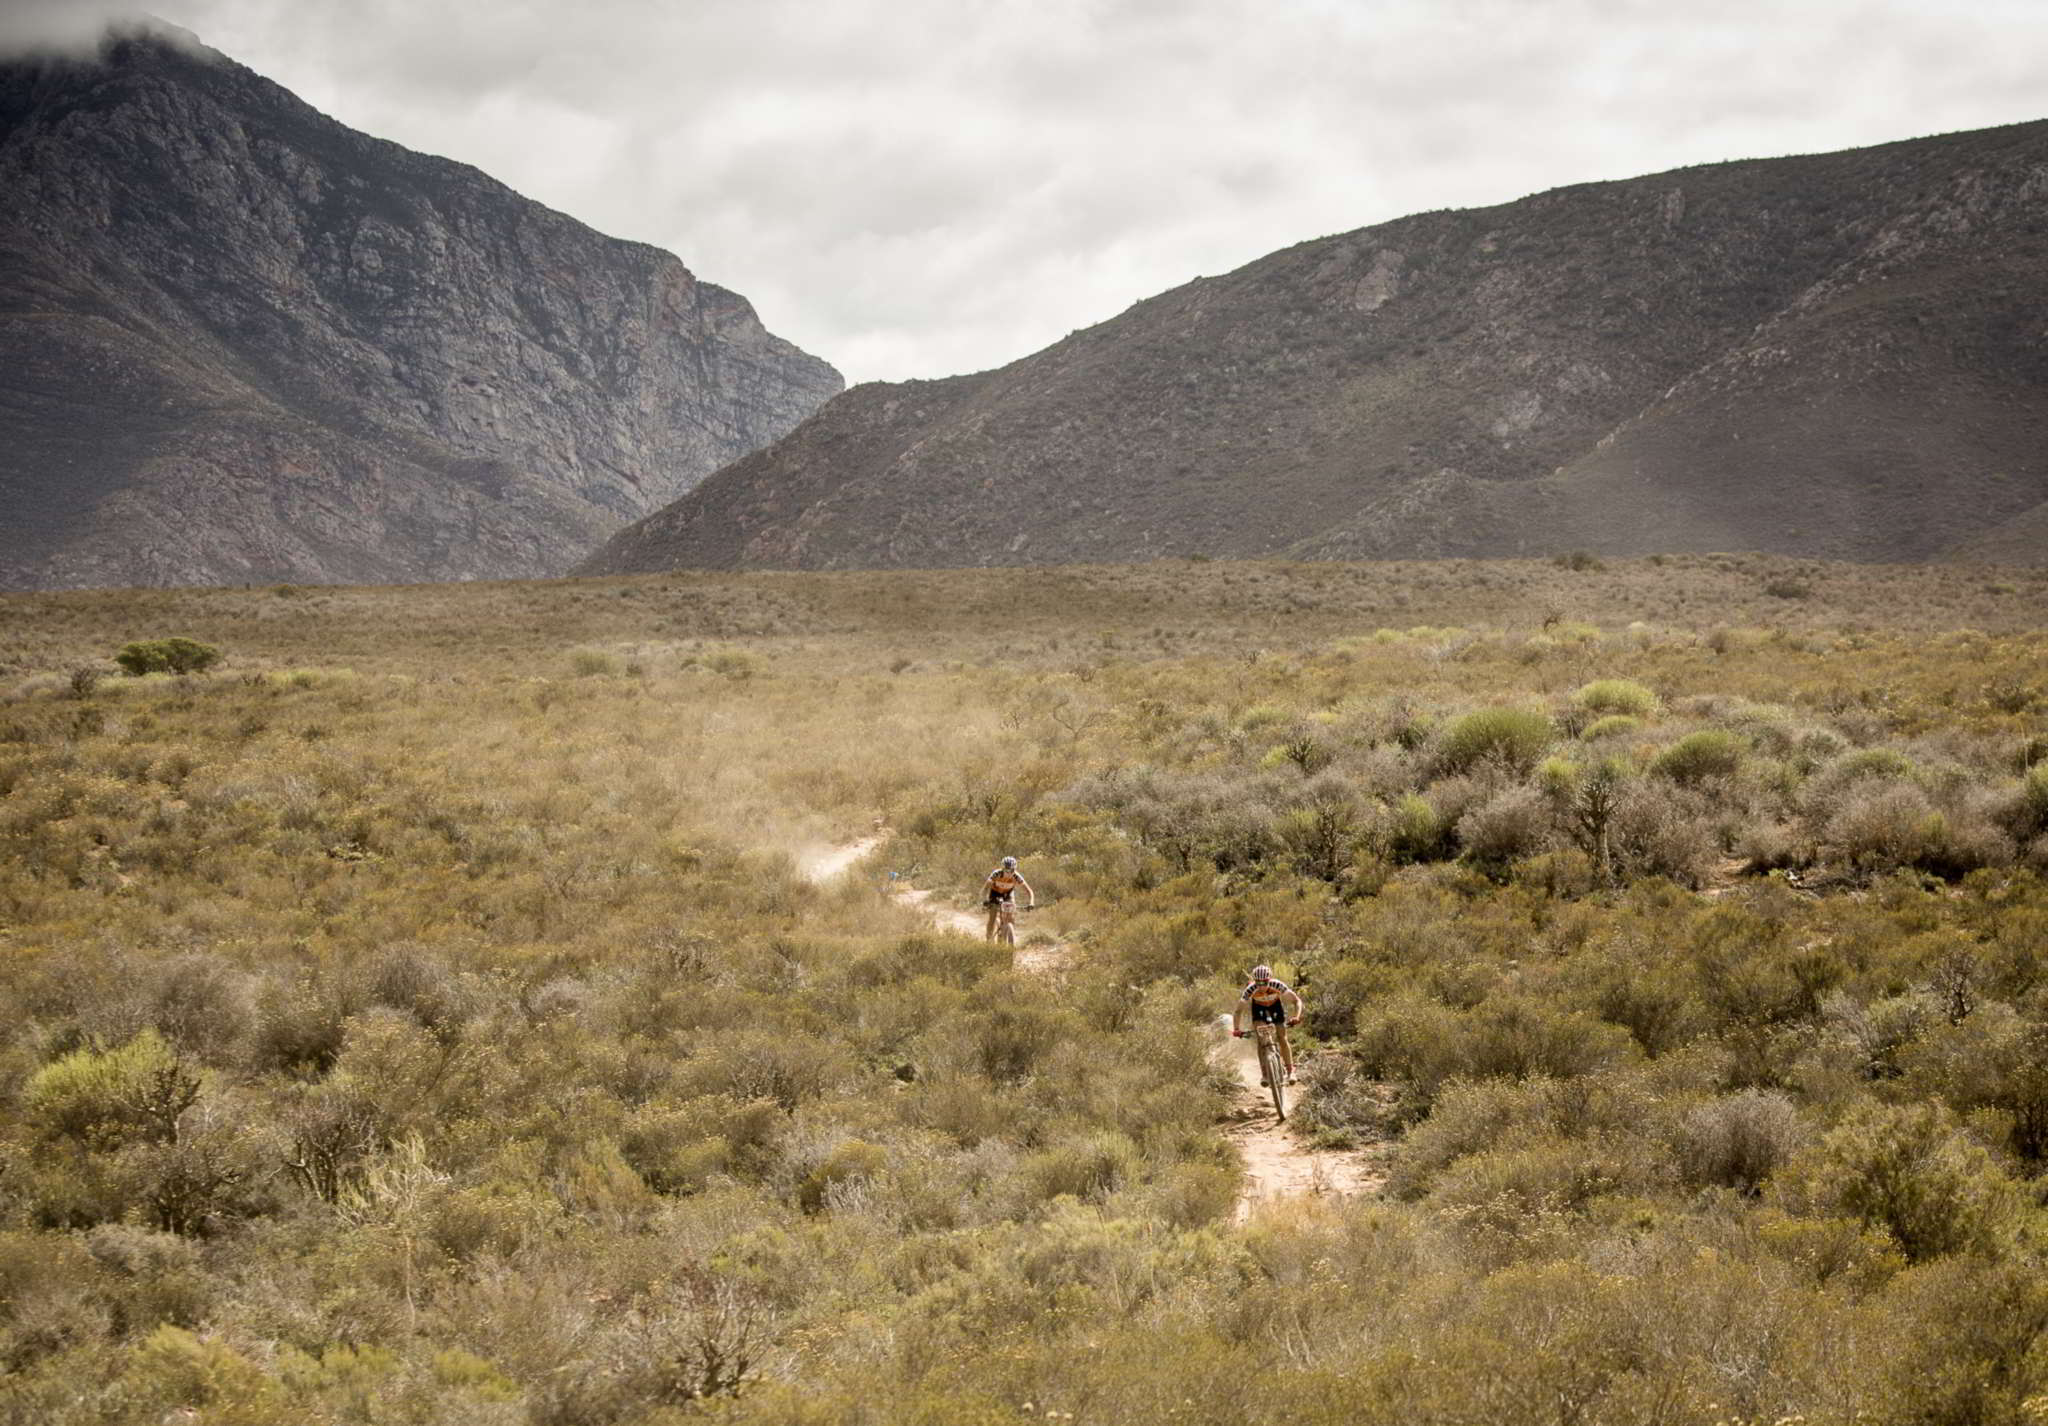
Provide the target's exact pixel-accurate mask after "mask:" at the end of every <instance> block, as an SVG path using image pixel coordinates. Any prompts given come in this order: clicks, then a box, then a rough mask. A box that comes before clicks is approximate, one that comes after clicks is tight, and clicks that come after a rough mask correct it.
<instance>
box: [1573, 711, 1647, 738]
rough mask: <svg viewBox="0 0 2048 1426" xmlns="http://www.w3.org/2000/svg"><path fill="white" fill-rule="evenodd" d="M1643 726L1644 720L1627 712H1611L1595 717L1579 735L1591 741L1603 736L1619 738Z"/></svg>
mask: <svg viewBox="0 0 2048 1426" xmlns="http://www.w3.org/2000/svg"><path fill="white" fill-rule="evenodd" d="M1642 726H1643V720H1642V719H1640V718H1633V717H1630V716H1629V715H1628V714H1626V713H1611V714H1609V715H1608V716H1607V717H1605V718H1595V719H1594V720H1593V721H1592V722H1591V723H1588V724H1587V725H1586V727H1585V730H1584V731H1583V732H1581V733H1580V734H1579V736H1580V737H1581V738H1582V739H1584V740H1585V741H1586V742H1589V743H1591V742H1595V741H1597V740H1599V739H1601V738H1618V737H1621V736H1622V735H1623V734H1626V733H1633V732H1635V731H1636V729H1638V728H1640V727H1642Z"/></svg>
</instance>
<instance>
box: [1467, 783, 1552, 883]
mask: <svg viewBox="0 0 2048 1426" xmlns="http://www.w3.org/2000/svg"><path fill="white" fill-rule="evenodd" d="M1552 835H1553V833H1552V823H1551V815H1550V806H1549V804H1548V803H1547V802H1546V801H1545V799H1544V797H1543V794H1542V793H1540V792H1538V791H1537V790H1536V789H1535V788H1533V787H1510V788H1508V789H1507V790H1506V791H1505V792H1502V793H1501V794H1500V795H1499V796H1497V797H1495V798H1494V799H1492V800H1491V801H1490V802H1487V803H1484V804H1483V805H1481V806H1479V807H1476V808H1474V809H1473V810H1471V811H1470V812H1467V813H1466V814H1465V815H1464V816H1463V817H1460V818H1459V819H1458V841H1459V842H1460V843H1461V844H1462V845H1463V846H1464V848H1465V855H1467V856H1469V857H1470V858H1472V860H1473V861H1475V862H1480V863H1483V864H1486V865H1489V866H1494V867H1502V866H1505V865H1507V864H1508V863H1509V862H1512V861H1517V860H1520V859H1521V858H1523V857H1533V856H1535V855H1536V854H1537V853H1539V852H1541V851H1543V850H1544V849H1545V848H1547V847H1548V846H1549V845H1550V841H1551V837H1552Z"/></svg>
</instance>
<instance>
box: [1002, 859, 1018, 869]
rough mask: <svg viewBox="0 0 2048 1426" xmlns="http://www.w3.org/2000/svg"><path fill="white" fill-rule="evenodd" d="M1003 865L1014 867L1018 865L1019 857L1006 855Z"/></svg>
mask: <svg viewBox="0 0 2048 1426" xmlns="http://www.w3.org/2000/svg"><path fill="white" fill-rule="evenodd" d="M1003 865H1004V866H1006V867H1014V866H1016V865H1017V859H1016V858H1015V857H1004V858H1003Z"/></svg>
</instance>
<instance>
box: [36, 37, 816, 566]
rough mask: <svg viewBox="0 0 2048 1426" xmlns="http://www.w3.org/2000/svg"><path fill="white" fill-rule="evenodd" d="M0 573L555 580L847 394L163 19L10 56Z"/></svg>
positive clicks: (716, 307)
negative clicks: (102, 41)
mask: <svg viewBox="0 0 2048 1426" xmlns="http://www.w3.org/2000/svg"><path fill="white" fill-rule="evenodd" d="M0 191H4V192H5V193H6V194H7V195H8V201H7V203H6V204H5V205H4V206H0V586H5V587H15V588H21V587H60V586H73V585H102V584H174V583H212V582H224V581H267V580H294V581H403V580H436V579H456V578H503V577H519V576H532V575H546V574H553V573H559V572H560V571H561V570H562V569H563V568H564V567H566V565H567V564H568V563H569V562H570V560H571V559H572V558H573V557H575V556H577V555H579V554H583V553H587V552H588V550H589V549H590V548H591V547H592V546H593V545H595V544H596V543H597V542H598V541H600V540H602V539H603V538H604V537H605V536H606V535H607V534H609V533H611V532H612V531H613V530H615V529H617V528H619V527H620V526H621V525H624V524H625V523H627V522H628V521H631V520H633V519H635V518H637V517H639V516H641V515H644V514H646V513H648V512H649V511H652V510H655V509H658V508H660V507H662V506H664V505H666V504H667V503H668V502H670V501H672V500H673V499H675V498H676V497H677V496H678V495H681V494H682V493H684V492H685V491H687V490H688V489H690V487H691V486H692V485H694V484H695V483H696V482H697V481H698V480H699V479H701V478H702V477H703V476H704V475H706V474H707V473H709V472H710V471H712V470H715V469H717V468H718V467H720V466H722V465H725V464H727V463H729V462H730V461H732V460H734V459H735V458H737V457H739V456H742V455H744V454H746V453H747V452H749V451H751V450H753V449H755V448H757V447H759V446H761V445H763V444H766V443H767V442H769V441H772V440H774V439H775V438H776V437H778V436H780V435H782V434H783V433H784V432H786V431H788V430H789V429H790V428H791V427H792V426H794V425H795V424H796V423H797V422H799V421H800V420H802V419H803V418H804V417H805V416H807V415H808V414H810V413H811V412H812V411H813V410H815V409H816V408H817V407H818V406H819V405H820V404H821V403H822V402H824V401H825V400H827V399H829V398H830V397H831V396H832V395H833V394H834V393H835V392H837V391H838V389H839V387H840V381H839V377H838V375H837V373H836V372H834V371H833V370H832V369H831V368H830V367H829V366H827V365H826V364H825V363H823V362H821V361H819V360H817V359H816V358H813V357H811V356H808V355H806V354H805V353H803V352H801V351H799V350H797V349H796V348H795V347H793V346H791V345H790V344H789V343H788V342H785V341H783V340H781V339H780V338H777V337H775V336H773V335H771V334H770V333H769V332H767V331H766V330H765V329H764V328H763V327H762V326H761V324H760V322H759V321H758V320H757V318H756V317H755V315H754V312H753V310H752V308H751V307H750V306H749V305H748V304H747V302H746V301H745V299H743V298H741V297H739V296H737V295H735V294H734V293H731V292H728V291H725V290H724V289H722V288H718V287H715V286H712V285H711V284H709V283H705V282H700V281H698V280H697V279H696V278H695V277H693V276H692V275H691V274H690V272H689V271H688V270H687V269H686V268H685V267H684V266H683V265H682V264H681V263H680V262H678V261H677V260H676V259H675V258H674V257H673V256H671V255H670V254H668V253H665V252H662V251H659V250H657V249H655V248H651V247H647V246H644V245H641V244H637V243H628V242H621V241H618V240H615V239H611V238H607V237H604V236H603V235H601V234H598V233H595V232H593V231H591V230H590V229H589V228H586V227H584V226H583V225H582V224H580V223H578V222H576V221H575V220H573V219H571V218H568V217H565V216H564V215H562V214H560V213H556V212H553V211H551V210H549V209H547V208H545V207H543V206H541V205H540V204H537V203H534V202H531V201H529V200H527V199H525V198H522V197H520V196H519V195H518V194H516V193H514V192H512V191H511V190H510V189H508V188H506V187H504V186H503V185H502V184H499V183H497V182H494V181H493V180H491V179H490V178H488V177H486V176H485V175H483V174H481V173H479V172H477V171H476V170H474V169H471V168H468V167H465V166H463V165H461V164H458V163H452V162H449V161H447V160H444V159H438V158H432V157H429V156H426V155H422V154H417V153H412V152H410V151H408V150H406V149H403V148H400V147H398V146H397V145H394V144H390V143H385V142H383V141H381V140H377V139H373V138H370V137H368V136H366V135H363V134H359V133H356V132H354V131H352V130H350V129H347V128H345V127H343V126H342V125H340V124H338V123H335V122H334V121H332V120H330V119H328V118H326V117H324V116H323V115H321V114H319V113H317V112H316V111H314V110H313V109H312V108H310V107H309V106H307V105H306V104H304V103H302V102H301V101H300V100H298V99H296V98H295V97H293V96H292V95H291V94H289V93H288V92H286V91H285V90H284V89H282V88H280V87H279V86H277V85H275V84H272V83H270V82H269V81H267V80H265V79H263V78H261V77H259V76H258V75H255V74H253V73H251V72H250V71H248V70H247V69H245V68H243V67H242V66H240V65H237V64H235V63H233V62H231V61H229V60H227V59H225V58H224V57H222V56H220V55H218V54H216V53H214V52H212V51H210V50H207V49H205V48H203V47H201V46H199V45H198V44H197V43H196V42H194V41H190V40H189V39H181V38H180V37H178V36H177V35H175V34H172V33H169V32H164V31H151V32H147V33H133V34H129V35H127V36H125V37H118V38H113V39H110V40H109V41H108V42H107V44H106V45H105V46H104V47H103V49H102V51H101V53H100V54H99V55H98V56H97V57H95V58H93V59H90V60H66V59H48V58H45V59H37V60H16V61H11V62H8V63H5V64H0Z"/></svg>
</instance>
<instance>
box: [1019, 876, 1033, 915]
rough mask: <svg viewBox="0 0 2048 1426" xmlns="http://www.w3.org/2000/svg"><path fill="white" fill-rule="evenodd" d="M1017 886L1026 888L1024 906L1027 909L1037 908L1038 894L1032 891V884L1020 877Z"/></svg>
mask: <svg viewBox="0 0 2048 1426" xmlns="http://www.w3.org/2000/svg"><path fill="white" fill-rule="evenodd" d="M1017 885H1019V886H1021V887H1023V888H1024V905H1025V906H1026V907H1027V908H1028V907H1032V906H1036V905H1037V904H1038V893H1037V892H1035V891H1033V890H1032V889H1031V883H1030V882H1028V881H1026V880H1025V879H1024V878H1023V877H1021V876H1020V877H1018V878H1017Z"/></svg>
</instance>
